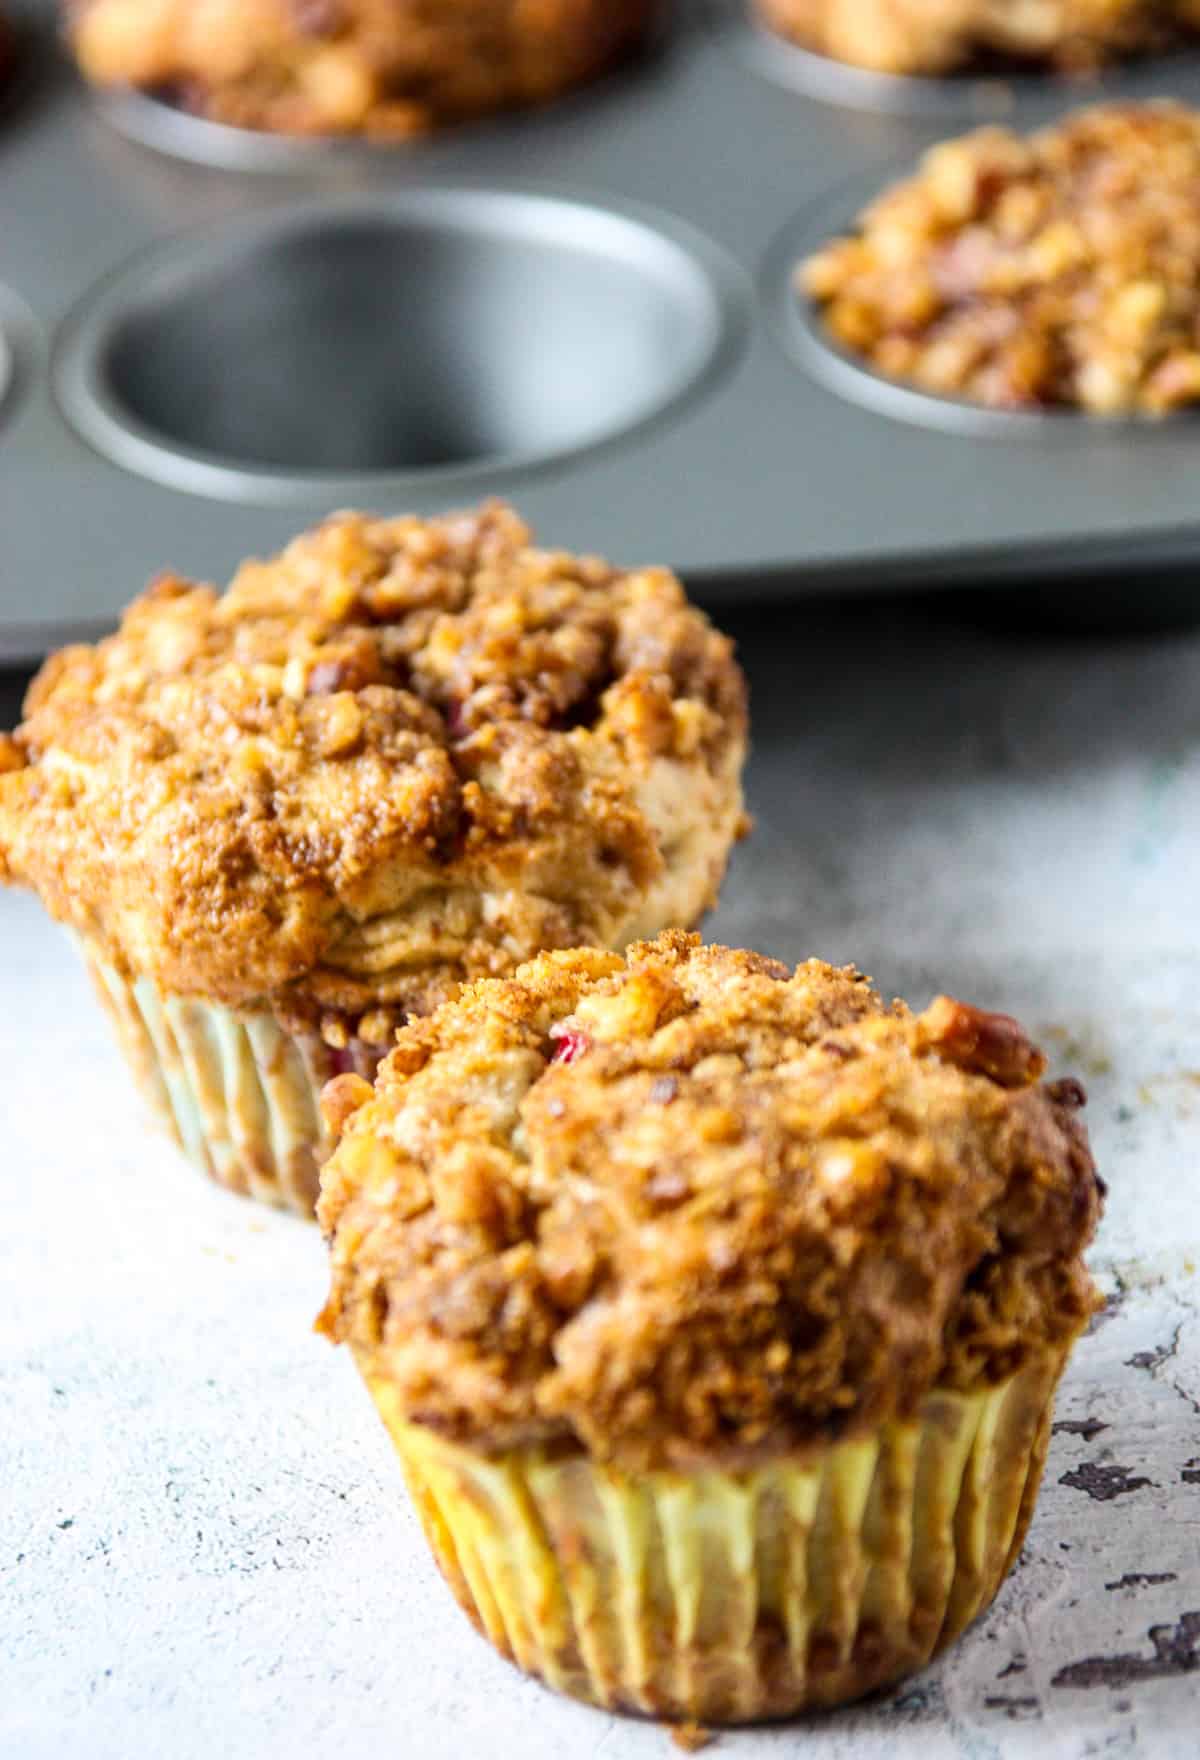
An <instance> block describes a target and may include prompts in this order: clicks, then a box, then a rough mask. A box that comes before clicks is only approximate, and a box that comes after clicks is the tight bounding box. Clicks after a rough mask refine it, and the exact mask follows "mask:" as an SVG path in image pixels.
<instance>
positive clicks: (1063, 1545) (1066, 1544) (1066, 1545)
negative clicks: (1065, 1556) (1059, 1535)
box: [1058, 1540, 1071, 1552]
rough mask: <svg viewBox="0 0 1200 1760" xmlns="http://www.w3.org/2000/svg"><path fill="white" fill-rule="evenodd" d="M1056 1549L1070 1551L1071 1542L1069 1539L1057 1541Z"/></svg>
mask: <svg viewBox="0 0 1200 1760" xmlns="http://www.w3.org/2000/svg"><path fill="white" fill-rule="evenodd" d="M1058 1550H1059V1551H1060V1552H1070V1550H1071V1542H1070V1541H1069V1540H1060V1541H1059V1543H1058Z"/></svg>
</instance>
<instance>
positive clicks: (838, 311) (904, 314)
mask: <svg viewBox="0 0 1200 1760" xmlns="http://www.w3.org/2000/svg"><path fill="white" fill-rule="evenodd" d="M1198 189H1200V115H1198V114H1197V113H1196V112H1194V111H1191V110H1188V109H1186V108H1185V107H1184V106H1183V105H1180V104H1174V103H1157V104H1142V105H1135V104H1126V105H1106V106H1101V107H1098V108H1095V109H1091V110H1085V111H1081V112H1079V113H1077V114H1075V115H1074V116H1071V117H1068V118H1067V119H1066V121H1064V122H1061V123H1058V124H1056V125H1055V126H1054V127H1052V128H1047V129H1044V130H1042V131H1041V132H1040V133H1038V134H1035V135H1033V136H1032V137H1030V138H1028V139H1025V138H1023V137H1021V136H1019V135H1016V134H1013V133H1012V132H1011V131H1010V130H1008V129H1004V128H982V129H978V130H976V131H975V132H974V133H972V134H968V135H966V136H963V137H962V138H961V139H958V140H953V141H947V142H943V143H942V144H941V145H940V146H936V147H933V148H931V149H930V150H929V152H927V153H926V155H925V157H924V159H923V160H922V162H921V166H920V169H919V171H918V173H917V175H916V176H915V177H912V178H910V179H908V180H907V181H906V182H903V183H898V184H896V185H894V186H893V187H892V188H891V189H889V190H886V191H885V192H884V194H883V195H882V196H880V197H879V198H878V200H876V201H875V202H873V203H872V204H871V206H870V207H869V208H867V209H866V210H865V211H864V213H863V214H862V215H861V216H860V218H859V221H858V226H857V230H856V231H855V232H854V233H853V234H852V235H850V236H848V237H844V238H839V239H835V240H834V241H833V242H832V243H831V244H829V245H826V246H825V247H824V248H823V249H822V250H821V251H819V252H818V253H817V254H816V255H815V256H813V257H811V258H810V259H809V260H808V262H806V263H805V264H804V265H803V267H802V269H801V271H800V274H799V282H800V286H801V288H802V290H803V291H804V292H805V293H806V294H807V295H808V296H809V297H810V298H811V299H813V300H815V301H816V302H817V305H818V306H819V308H820V311H821V315H822V317H823V319H824V321H825V323H826V325H827V326H828V329H829V332H830V335H831V336H832V337H833V339H834V340H835V341H836V342H838V343H840V344H841V345H842V346H843V347H844V348H846V349H848V350H849V351H850V352H851V353H854V354H858V355H861V356H863V357H864V358H865V359H866V361H867V362H868V363H869V364H870V365H871V366H872V367H874V368H875V369H876V370H877V371H878V372H880V373H882V374H884V375H885V376H886V377H887V378H890V379H899V380H906V381H909V382H911V383H912V384H914V385H917V386H919V387H921V388H922V389H923V390H926V391H930V392H933V393H936V394H943V395H956V396H962V397H966V398H969V399H971V400H973V401H975V402H978V403H984V404H990V405H993V406H995V407H998V408H1005V409H1021V408H1031V407H1032V408H1038V407H1048V406H1067V407H1075V408H1079V409H1083V410H1087V411H1089V412H1091V413H1093V414H1097V415H1120V414H1126V413H1129V412H1132V411H1141V412H1146V413H1150V414H1155V415H1162V414H1164V413H1166V412H1168V411H1170V410H1174V409H1178V408H1179V407H1181V406H1182V405H1186V404H1192V403H1195V402H1196V401H1197V400H1200V205H1198V204H1197V200H1196V193H1197V190H1198Z"/></svg>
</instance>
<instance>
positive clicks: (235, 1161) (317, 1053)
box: [84, 949, 372, 1216]
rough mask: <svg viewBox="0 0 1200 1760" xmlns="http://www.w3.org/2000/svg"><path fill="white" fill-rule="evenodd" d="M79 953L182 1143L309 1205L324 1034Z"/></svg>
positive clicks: (259, 1190) (149, 1093)
mask: <svg viewBox="0 0 1200 1760" xmlns="http://www.w3.org/2000/svg"><path fill="white" fill-rule="evenodd" d="M84 957H85V959H86V960H87V964H88V967H89V969H90V971H91V974H92V979H93V982H94V984H95V987H96V990H97V993H98V995H99V997H100V1000H101V1002H102V1003H103V1004H104V1006H105V1008H106V1010H107V1012H108V1014H109V1017H110V1019H111V1020H112V1022H113V1024H114V1026H115V1028H116V1031H117V1037H118V1040H119V1041H120V1044H121V1046H122V1049H123V1050H124V1052H125V1056H126V1058H127V1060H128V1062H129V1065H130V1068H131V1069H132V1071H133V1074H134V1077H135V1079H136V1081H137V1084H138V1086H139V1087H140V1088H141V1090H142V1092H143V1094H144V1095H145V1096H146V1098H147V1099H148V1100H149V1102H150V1104H151V1106H152V1108H153V1110H154V1112H155V1113H156V1114H157V1116H158V1117H159V1118H160V1119H161V1121H162V1122H163V1124H164V1125H165V1126H166V1127H167V1130H168V1131H169V1132H170V1134H171V1135H172V1136H173V1137H174V1138H175V1140H176V1142H177V1143H178V1144H179V1146H180V1148H182V1149H183V1150H184V1151H185V1152H186V1153H187V1154H188V1155H189V1156H190V1157H191V1159H192V1160H193V1161H194V1162H196V1164H197V1165H198V1166H199V1167H201V1168H202V1169H203V1170H204V1172H206V1173H207V1174H209V1175H210V1176H211V1178H213V1179H214V1180H216V1181H217V1183H218V1184H219V1185H222V1186H226V1187H227V1188H228V1189H229V1190H230V1191H233V1192H241V1193H243V1194H245V1195H247V1196H249V1197H253V1198H258V1199H260V1200H262V1202H264V1203H267V1204H274V1205H276V1206H277V1207H279V1208H280V1209H285V1210H294V1211H297V1212H298V1213H299V1214H301V1215H303V1216H312V1214H313V1209H314V1206H315V1204H316V1199H317V1190H318V1170H319V1168H320V1165H321V1162H322V1160H323V1159H324V1157H325V1155H326V1154H327V1153H328V1150H329V1144H328V1141H327V1138H326V1135H325V1130H324V1126H323V1124H322V1121H321V1112H320V1107H319V1104H318V1101H319V1097H320V1092H321V1088H322V1086H323V1085H324V1083H325V1082H326V1081H328V1079H329V1077H330V1076H332V1075H334V1074H335V1073H336V1069H335V1065H334V1061H333V1053H332V1052H331V1051H330V1049H329V1047H328V1046H327V1045H325V1043H324V1042H323V1040H322V1039H321V1038H320V1036H319V1035H318V1034H317V1033H315V1032H314V1033H296V1032H292V1031H289V1030H288V1029H286V1028H284V1027H283V1026H281V1025H280V1023H279V1022H278V1021H277V1020H276V1019H275V1017H274V1015H272V1014H270V1013H268V1012H259V1013H255V1014H246V1015H241V1014H234V1013H232V1012H231V1011H230V1010H229V1009H227V1008H221V1007H219V1006H217V1005H216V1004H214V1003H208V1002H200V1001H197V1000H196V999H195V998H193V997H182V996H173V995H168V994H165V993H164V992H163V991H161V990H159V989H158V988H157V986H156V985H155V984H153V983H152V982H151V981H150V980H149V979H148V978H137V979H134V980H132V981H130V980H129V979H126V978H124V977H122V976H121V975H120V973H118V972H116V971H115V970H114V969H113V968H112V967H111V966H110V965H108V964H106V963H105V962H104V961H102V960H98V959H96V958H95V957H94V956H92V955H91V954H89V953H88V952H87V950H86V949H84ZM358 1061H359V1062H361V1061H362V1059H361V1057H360V1058H359V1060H358ZM362 1073H363V1074H370V1073H372V1072H371V1071H370V1070H368V1069H366V1068H364V1069H363V1071H362Z"/></svg>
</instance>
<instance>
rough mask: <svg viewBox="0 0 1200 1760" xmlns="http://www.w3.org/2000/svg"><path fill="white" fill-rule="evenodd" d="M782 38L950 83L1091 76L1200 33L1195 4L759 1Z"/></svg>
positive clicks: (1190, 0) (1139, 0)
mask: <svg viewBox="0 0 1200 1760" xmlns="http://www.w3.org/2000/svg"><path fill="white" fill-rule="evenodd" d="M754 4H755V5H756V6H757V9H758V12H759V15H760V16H761V18H762V20H763V22H764V23H765V24H766V25H767V26H768V27H769V28H770V29H772V30H774V31H776V32H777V33H778V34H779V35H781V36H784V37H788V38H790V39H791V40H792V41H794V42H797V43H800V44H801V45H803V46H804V47H805V48H809V49H815V50H817V51H818V52H819V53H820V54H823V55H830V56H833V57H834V59H835V60H838V61H845V62H849V63H850V64H851V65H853V66H856V67H865V68H869V69H871V70H872V71H873V72H876V73H893V74H925V75H930V74H945V73H953V72H956V71H958V70H959V69H963V68H971V67H972V66H976V67H978V66H986V65H987V63H988V60H989V58H990V59H991V60H992V61H993V62H994V61H995V60H996V58H997V57H1000V58H1006V59H1009V60H1012V61H1016V62H1021V61H1024V62H1028V63H1030V64H1037V63H1041V64H1042V65H1049V66H1052V67H1055V68H1059V69H1061V70H1063V71H1065V72H1076V73H1078V72H1087V71H1089V70H1091V69H1094V68H1096V67H1097V66H1100V65H1101V64H1103V63H1104V62H1106V61H1112V60H1115V59H1119V58H1120V57H1122V56H1129V55H1138V54H1145V53H1147V52H1149V51H1152V50H1156V49H1163V48H1165V47H1167V46H1168V45H1169V44H1171V43H1172V42H1173V41H1174V40H1176V39H1177V38H1178V37H1179V36H1180V35H1182V34H1183V33H1185V32H1190V31H1194V30H1195V29H1196V28H1197V26H1198V25H1200V7H1198V6H1197V4H1196V0H1020V3H1019V4H1017V3H1014V0H754Z"/></svg>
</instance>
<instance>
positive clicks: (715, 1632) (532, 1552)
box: [367, 1352, 1064, 1724]
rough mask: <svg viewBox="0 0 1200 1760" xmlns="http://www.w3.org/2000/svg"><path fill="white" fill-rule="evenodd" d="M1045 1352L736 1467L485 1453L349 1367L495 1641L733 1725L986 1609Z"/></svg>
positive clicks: (886, 1667) (869, 1668) (525, 1659)
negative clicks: (634, 1469)
mask: <svg viewBox="0 0 1200 1760" xmlns="http://www.w3.org/2000/svg"><path fill="white" fill-rule="evenodd" d="M1063 1361H1064V1353H1062V1352H1058V1353H1054V1354H1043V1355H1042V1356H1040V1357H1039V1358H1038V1359H1037V1360H1036V1361H1034V1362H1032V1363H1031V1364H1029V1365H1028V1366H1027V1367H1026V1368H1024V1369H1022V1370H1021V1371H1020V1372H1019V1373H1018V1374H1017V1375H1015V1376H1014V1377H1013V1378H1012V1379H1010V1380H1009V1381H1007V1382H1005V1383H1003V1384H1002V1385H1000V1386H998V1387H995V1388H991V1389H988V1390H987V1391H985V1392H982V1393H977V1394H973V1395H961V1394H954V1393H945V1392H940V1391H935V1392H934V1393H932V1394H930V1395H929V1396H928V1398H927V1399H926V1400H925V1402H924V1404H923V1406H922V1408H921V1411H920V1414H919V1416H918V1418H917V1419H916V1420H914V1421H911V1422H903V1423H901V1422H893V1423H890V1424H888V1425H887V1426H886V1427H884V1428H883V1429H882V1430H881V1431H880V1432H878V1433H877V1434H876V1435H875V1436H873V1437H871V1438H869V1439H867V1440H863V1441H851V1442H840V1443H836V1444H831V1445H829V1446H826V1447H823V1448H818V1449H816V1450H813V1451H811V1452H810V1453H808V1454H807V1455H805V1456H804V1457H803V1458H801V1457H797V1456H792V1457H788V1458H783V1459H779V1460H776V1461H771V1462H768V1463H765V1464H763V1465H761V1466H757V1467H755V1468H753V1469H751V1470H747V1471H736V1472H735V1471H732V1470H729V1471H721V1470H707V1469H706V1470H701V1471H696V1472H689V1473H679V1472H663V1471H655V1472H648V1473H644V1474H641V1475H638V1476H631V1475H628V1474H626V1473H623V1472H621V1471H618V1470H616V1469H614V1468H611V1467H607V1466H602V1465H598V1464H595V1463H594V1462H592V1461H591V1460H590V1459H589V1458H588V1457H586V1456H584V1455H582V1454H579V1453H574V1454H570V1455H566V1456H559V1457H556V1456H555V1455H554V1454H553V1453H552V1452H550V1453H547V1452H545V1451H543V1450H539V1449H534V1448H531V1449H523V1450H514V1451H512V1452H510V1453H509V1454H507V1455H503V1456H498V1457H486V1456H484V1455H481V1454H478V1453H475V1452H473V1451H472V1450H470V1449H467V1448H463V1447H461V1446H458V1445H456V1444H454V1443H450V1442H447V1441H445V1440H443V1439H441V1438H439V1437H437V1436H435V1435H434V1434H433V1433H432V1432H430V1431H428V1430H425V1429H423V1428H421V1427H419V1426H416V1425H412V1424H409V1423H406V1422H405V1421H404V1419H403V1417H402V1416H401V1414H400V1412H399V1410H398V1408H397V1405H396V1402H395V1400H394V1397H393V1394H392V1389H391V1386H390V1384H389V1383H388V1382H387V1381H386V1379H382V1378H380V1377H378V1376H376V1375H373V1374H372V1373H370V1372H369V1371H368V1373H367V1379H368V1383H369V1385H370V1387H371V1391H372V1394H373V1395H374V1397H375V1400H376V1402H377V1404H378V1405H379V1408H380V1411H381V1413H382V1415H383V1418H384V1421H385V1422H386V1424H387V1426H388V1429H389V1431H390V1433H391V1436H392V1439H393V1441H394V1443H395V1445H396V1448H397V1450H398V1452H399V1455H400V1460H401V1463H402V1465H403V1468H404V1472H405V1477H406V1479H407V1481H408V1485H409V1489H410V1491H411V1492H412V1495H413V1498H414V1500H415V1502H416V1507H417V1510H418V1512H419V1514H420V1518H421V1522H422V1525H423V1527H424V1529H425V1533H426V1536H427V1538H428V1540H429V1542H430V1544H431V1546H432V1548H433V1551H434V1554H435V1555H436V1558H437V1561H438V1564H439V1566H440V1567H441V1570H442V1573H443V1575H444V1576H445V1577H446V1580H447V1582H448V1583H449V1585H450V1587H451V1589H452V1590H453V1591H454V1594H455V1595H456V1596H457V1598H458V1600H459V1602H460V1603H461V1605H462V1606H463V1608H464V1609H465V1610H466V1612H467V1613H468V1614H469V1615H470V1617H471V1619H472V1620H473V1621H474V1622H475V1624H476V1625H477V1626H478V1627H479V1628H480V1630H481V1631H483V1632H484V1633H485V1634H486V1635H487V1636H488V1637H489V1638H490V1639H491V1641H492V1643H493V1644H494V1645H495V1646H496V1648H497V1649H498V1650H500V1651H501V1652H502V1654H503V1655H505V1656H506V1657H508V1658H509V1659H510V1660H511V1661H513V1662H515V1663H517V1664H518V1665H519V1666H520V1667H521V1668H523V1669H525V1670H526V1671H527V1672H528V1673H530V1674H533V1675H537V1676H539V1677H540V1678H541V1679H542V1680H544V1681H545V1682H546V1683H547V1684H548V1685H549V1686H552V1687H556V1688H557V1689H558V1690H559V1691H561V1692H564V1693H569V1694H571V1695H573V1696H574V1697H576V1698H580V1699H585V1700H588V1701H590V1702H591V1703H593V1704H596V1705H601V1706H604V1707H607V1708H610V1709H617V1710H623V1711H635V1712H643V1713H647V1714H649V1715H651V1716H655V1717H661V1718H667V1719H672V1720H679V1721H693V1720H694V1721H696V1722H699V1723H702V1724H703V1723H738V1722H748V1721H752V1720H755V1719H761V1718H769V1717H781V1716H787V1715H791V1714H793V1713H795V1712H798V1711H801V1710H804V1709H806V1708H809V1707H818V1706H829V1705H834V1704H838V1703H841V1702H843V1701H846V1700H849V1699H854V1698H857V1697H859V1696H860V1695H861V1694H863V1693H867V1692H870V1691H872V1690H873V1689H875V1688H878V1687H882V1686H886V1685H888V1684H890V1683H891V1682H894V1681H896V1680H898V1679H900V1678H901V1677H902V1676H904V1675H907V1674H911V1673H912V1672H913V1671H915V1670H917V1669H920V1668H922V1667H924V1665H925V1664H926V1663H927V1662H928V1661H929V1660H930V1658H931V1657H932V1656H933V1655H934V1654H935V1653H936V1652H937V1651H939V1650H940V1649H942V1648H943V1647H944V1646H945V1645H947V1644H949V1643H951V1642H952V1640H953V1639H954V1638H955V1637H957V1636H958V1634H959V1633H960V1632H961V1631H962V1630H963V1628H964V1627H965V1626H967V1625H968V1624H969V1623H970V1621H971V1620H973V1619H974V1618H975V1617H976V1615H977V1614H979V1613H980V1612H982V1610H983V1609H984V1608H985V1607H987V1605H988V1604H989V1603H990V1601H991V1600H992V1598H993V1596H994V1595H995V1594H996V1591H997V1589H998V1588H999V1586H1000V1584H1001V1582H1002V1581H1003V1579H1004V1576H1005V1574H1006V1572H1007V1571H1008V1569H1009V1566H1010V1565H1011V1563H1012V1562H1013V1559H1014V1558H1015V1557H1016V1555H1017V1552H1018V1551H1019V1549H1020V1546H1021V1542H1022V1540H1023V1538H1024V1535H1025V1530H1026V1527H1027V1525H1028V1522H1029V1517H1030V1515H1031V1514H1032V1510H1033V1504H1034V1501H1035V1498H1036V1496H1037V1488H1038V1483H1039V1480H1040V1478H1041V1472H1042V1466H1043V1462H1044V1459H1045V1452H1046V1444H1047V1439H1048V1436H1049V1426H1050V1414H1051V1409H1052V1403H1053V1394H1054V1387H1055V1383H1056V1382H1057V1380H1058V1376H1059V1374H1060V1372H1061V1369H1062V1365H1063Z"/></svg>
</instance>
